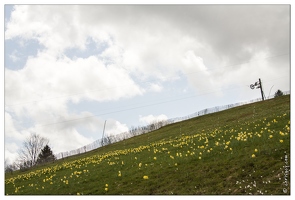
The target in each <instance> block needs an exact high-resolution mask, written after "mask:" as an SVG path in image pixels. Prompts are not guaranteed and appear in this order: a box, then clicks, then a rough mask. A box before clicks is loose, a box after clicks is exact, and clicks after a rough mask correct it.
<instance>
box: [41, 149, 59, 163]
mask: <svg viewBox="0 0 295 200" xmlns="http://www.w3.org/2000/svg"><path fill="white" fill-rule="evenodd" d="M54 160H56V158H55V156H54V155H53V153H52V151H51V149H50V147H49V146H48V145H46V146H45V147H44V148H43V149H42V150H41V152H40V154H39V156H38V159H37V163H38V164H40V163H45V162H49V161H54Z"/></svg>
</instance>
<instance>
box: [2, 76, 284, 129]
mask: <svg viewBox="0 0 295 200" xmlns="http://www.w3.org/2000/svg"><path fill="white" fill-rule="evenodd" d="M284 77H286V76H282V77H279V78H276V79H272V80H277V79H281V78H284ZM272 80H268V81H265V82H270V81H272ZM245 86H246V87H249V86H248V85H243V84H241V85H240V86H238V87H232V88H227V89H224V88H216V89H215V90H211V91H210V92H208V91H207V90H206V91H207V92H205V93H201V94H196V95H190V96H186V97H182V98H177V99H172V100H167V101H161V102H156V103H152V104H146V105H140V106H136V107H132V108H126V109H120V110H116V111H111V112H106V113H99V114H93V115H91V116H87V117H80V118H75V119H70V120H64V121H60V122H53V123H47V124H41V125H36V126H37V127H44V126H52V125H57V124H62V123H70V122H74V121H78V120H83V119H89V118H93V117H97V116H104V115H109V114H114V113H119V112H125V111H128V110H135V109H140V108H145V107H150V106H155V105H160V104H164V103H169V102H175V101H181V100H185V99H190V98H195V97H199V96H203V95H208V94H212V93H215V92H219V91H220V89H222V91H228V90H236V89H239V88H242V87H245ZM166 98H170V97H165V98H164V99H166ZM133 105H134V104H133ZM121 107H126V106H121ZM127 107H128V106H127ZM27 129H29V128H25V129H21V130H18V131H22V130H27ZM8 132H14V131H6V133H8Z"/></svg>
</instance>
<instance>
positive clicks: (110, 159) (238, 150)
mask: <svg viewBox="0 0 295 200" xmlns="http://www.w3.org/2000/svg"><path fill="white" fill-rule="evenodd" d="M289 165H290V96H289V95H287V96H283V97H279V98H275V99H271V100H267V101H264V102H258V103H253V104H248V105H245V106H240V107H236V108H232V109H229V110H226V111H222V112H218V113H214V114H208V115H204V116H201V117H197V118H193V119H190V120H187V121H183V122H179V123H175V124H171V125H168V126H165V127H162V128H161V129H159V130H157V131H154V132H151V133H147V134H144V135H140V136H136V137H133V138H130V139H128V140H124V141H121V142H118V143H115V144H111V145H108V146H105V147H103V148H99V149H97V150H94V151H91V152H88V153H85V154H81V155H78V156H73V157H69V158H66V159H64V160H60V161H57V162H55V163H52V164H49V165H46V166H42V167H37V168H34V169H32V170H31V171H27V172H23V173H21V172H14V174H12V175H10V174H6V177H5V194H6V195H7V194H8V195H21V194H43V195H47V194H55V195H59V194H66V195H69V194H71V195H102V194H109V195H113V194H166V195H170V194H266V195H270V194H290V171H289V167H288V166H289Z"/></svg>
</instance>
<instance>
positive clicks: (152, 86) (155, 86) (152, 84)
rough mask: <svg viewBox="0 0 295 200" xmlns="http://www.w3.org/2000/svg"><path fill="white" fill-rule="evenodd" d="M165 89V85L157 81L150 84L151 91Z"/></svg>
mask: <svg viewBox="0 0 295 200" xmlns="http://www.w3.org/2000/svg"><path fill="white" fill-rule="evenodd" d="M162 89H163V86H162V85H160V84H157V83H151V84H150V91H153V92H161V91H162Z"/></svg>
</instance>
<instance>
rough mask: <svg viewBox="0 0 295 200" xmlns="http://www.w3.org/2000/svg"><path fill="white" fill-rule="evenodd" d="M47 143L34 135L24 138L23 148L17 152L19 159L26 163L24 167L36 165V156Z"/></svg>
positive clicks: (46, 140) (42, 138)
mask: <svg viewBox="0 0 295 200" xmlns="http://www.w3.org/2000/svg"><path fill="white" fill-rule="evenodd" d="M48 143H49V140H48V139H47V138H44V137H41V136H40V135H37V134H36V133H31V135H30V136H29V137H28V138H26V140H25V141H24V142H23V148H22V149H21V150H20V151H19V159H20V160H22V161H23V163H26V167H32V166H34V165H36V163H37V159H38V155H39V153H40V152H41V149H42V148H43V147H44V146H45V145H47V144H48Z"/></svg>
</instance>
